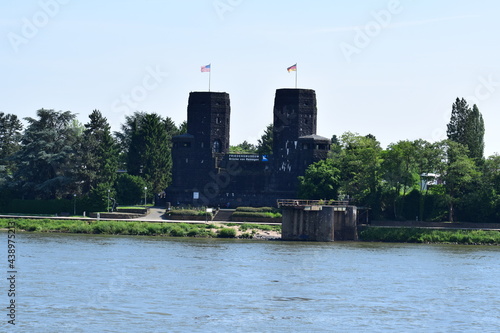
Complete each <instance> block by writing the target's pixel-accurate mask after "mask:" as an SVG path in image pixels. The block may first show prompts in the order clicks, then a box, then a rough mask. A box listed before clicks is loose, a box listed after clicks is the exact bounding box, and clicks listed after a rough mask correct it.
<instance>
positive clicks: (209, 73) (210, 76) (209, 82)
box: [208, 64, 212, 92]
mask: <svg viewBox="0 0 500 333" xmlns="http://www.w3.org/2000/svg"><path fill="white" fill-rule="evenodd" d="M211 80H212V64H210V70H209V71H208V92H210V84H211Z"/></svg>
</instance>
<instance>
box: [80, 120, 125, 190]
mask: <svg viewBox="0 0 500 333" xmlns="http://www.w3.org/2000/svg"><path fill="white" fill-rule="evenodd" d="M89 118H90V121H89V122H88V123H87V124H85V125H84V126H85V130H84V132H83V135H82V136H81V140H80V146H79V150H80V154H79V155H80V168H79V173H78V178H79V180H80V182H81V184H82V185H81V186H82V193H83V194H87V193H89V192H90V191H91V190H92V189H94V188H96V187H97V185H98V184H105V187H107V188H110V187H111V186H112V184H114V182H115V179H116V171H117V169H118V148H117V144H116V142H115V140H114V139H113V137H112V136H111V130H110V126H109V123H108V121H107V119H106V118H105V117H103V116H102V114H101V112H100V111H99V110H94V111H92V113H91V114H90V115H89Z"/></svg>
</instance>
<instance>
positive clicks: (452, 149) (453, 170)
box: [442, 140, 481, 222]
mask: <svg viewBox="0 0 500 333" xmlns="http://www.w3.org/2000/svg"><path fill="white" fill-rule="evenodd" d="M444 145H445V148H446V149H445V151H446V154H447V156H446V157H447V163H446V165H445V169H444V172H443V173H442V174H443V180H444V182H445V184H446V185H445V188H446V194H447V198H448V204H449V211H448V214H449V221H450V222H454V221H455V216H456V213H455V211H454V210H455V207H456V204H457V203H459V202H460V199H461V198H463V197H464V195H466V194H467V193H470V192H471V191H473V188H474V186H473V184H474V183H475V181H477V180H478V179H479V178H480V176H481V173H480V172H479V171H478V169H477V166H476V163H475V162H474V160H473V159H472V158H470V157H469V151H468V148H467V147H466V146H465V145H462V144H460V143H457V142H454V141H450V140H447V141H446V142H445V143H444Z"/></svg>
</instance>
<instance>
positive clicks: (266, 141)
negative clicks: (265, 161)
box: [257, 124, 274, 155]
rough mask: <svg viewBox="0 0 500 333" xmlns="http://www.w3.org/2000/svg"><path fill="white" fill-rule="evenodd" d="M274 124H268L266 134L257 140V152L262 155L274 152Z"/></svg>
mask: <svg viewBox="0 0 500 333" xmlns="http://www.w3.org/2000/svg"><path fill="white" fill-rule="evenodd" d="M273 128H274V127H273V124H269V125H267V127H266V129H265V130H264V134H262V136H261V137H260V139H259V140H258V141H257V153H259V154H262V155H268V154H272V152H273Z"/></svg>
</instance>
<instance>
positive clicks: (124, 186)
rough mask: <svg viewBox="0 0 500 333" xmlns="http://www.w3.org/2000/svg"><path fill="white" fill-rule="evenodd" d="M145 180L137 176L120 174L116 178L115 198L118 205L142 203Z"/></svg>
mask: <svg viewBox="0 0 500 333" xmlns="http://www.w3.org/2000/svg"><path fill="white" fill-rule="evenodd" d="M146 186H147V183H146V181H145V180H144V179H143V178H141V177H139V176H132V175H129V174H126V173H125V174H120V175H119V176H118V178H117V179H116V185H115V189H116V200H117V202H118V204H119V205H120V206H124V205H136V204H140V203H142V204H144V187H146Z"/></svg>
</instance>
